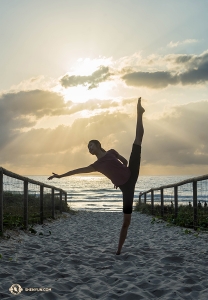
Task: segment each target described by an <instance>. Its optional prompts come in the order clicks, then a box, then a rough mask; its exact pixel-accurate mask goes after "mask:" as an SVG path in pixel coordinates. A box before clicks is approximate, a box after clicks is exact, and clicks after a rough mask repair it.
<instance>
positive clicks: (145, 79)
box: [122, 72, 177, 89]
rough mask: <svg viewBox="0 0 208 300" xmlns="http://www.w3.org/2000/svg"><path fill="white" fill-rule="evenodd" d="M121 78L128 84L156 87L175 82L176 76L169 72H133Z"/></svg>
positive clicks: (163, 86)
mask: <svg viewBox="0 0 208 300" xmlns="http://www.w3.org/2000/svg"><path fill="white" fill-rule="evenodd" d="M122 79H123V80H124V81H125V82H126V84H127V85H130V86H146V87H149V88H156V89H157V88H165V87H166V86H168V85H169V84H176V83H177V77H176V76H174V75H172V74H171V73H170V72H152V73H151V72H134V73H130V74H126V75H124V76H123V77H122Z"/></svg>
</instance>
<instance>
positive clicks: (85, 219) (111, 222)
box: [0, 211, 208, 300]
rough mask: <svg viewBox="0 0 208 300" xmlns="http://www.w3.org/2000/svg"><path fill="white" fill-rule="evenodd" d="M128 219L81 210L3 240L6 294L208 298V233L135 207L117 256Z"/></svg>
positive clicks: (0, 285) (1, 274)
mask: <svg viewBox="0 0 208 300" xmlns="http://www.w3.org/2000/svg"><path fill="white" fill-rule="evenodd" d="M122 218H123V216H122V213H119V212H96V213H92V212H86V211H80V212H78V213H77V214H74V215H71V214H70V215H66V217H65V218H61V219H60V220H58V221H55V222H52V223H47V224H45V225H37V226H36V227H35V228H36V230H37V233H36V234H28V233H23V232H22V233H20V234H17V235H16V236H14V235H13V236H12V237H11V238H10V239H9V240H5V241H4V240H3V241H1V242H0V253H1V255H2V258H1V259H0V265H1V268H0V299H10V298H14V299H30V300H31V299H38V300H41V299H50V300H53V299H67V300H68V299H77V300H81V299H83V300H87V299H102V300H107V299H108V300H111V299H122V300H124V299H125V300H134V299H135V300H138V299H145V300H146V299H170V300H175V299H187V300H191V299H193V300H197V299H200V300H203V299H204V300H205V299H206V300H207V299H208V247H207V246H208V234H205V233H204V234H203V233H200V234H199V235H198V236H196V233H195V232H192V233H190V234H185V231H184V229H182V228H180V227H174V226H171V227H170V226H167V224H166V223H165V222H154V223H151V221H152V217H151V216H146V215H142V214H140V213H138V212H133V214H132V223H131V225H130V227H129V232H128V237H127V239H126V242H125V244H124V246H123V249H122V253H121V255H119V256H118V255H115V253H116V250H117V243H118V236H119V232H120V227H121V224H122ZM49 231H50V232H49ZM39 233H42V235H39ZM50 233H51V234H50ZM12 284H19V285H20V286H21V288H22V289H23V290H22V292H21V293H20V294H19V295H16V296H14V295H12V293H11V292H10V291H9V288H10V287H11V285H12ZM32 288H33V289H34V288H36V289H39V290H36V291H31V290H30V291H27V290H26V289H32ZM40 288H45V291H40ZM50 289H51V291H50ZM16 291H18V290H16Z"/></svg>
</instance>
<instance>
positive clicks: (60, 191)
mask: <svg viewBox="0 0 208 300" xmlns="http://www.w3.org/2000/svg"><path fill="white" fill-rule="evenodd" d="M59 209H60V213H61V214H62V190H60V208H59Z"/></svg>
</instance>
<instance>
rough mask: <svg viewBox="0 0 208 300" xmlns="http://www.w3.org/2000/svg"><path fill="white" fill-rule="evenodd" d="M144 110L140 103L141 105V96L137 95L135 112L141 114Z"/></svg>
mask: <svg viewBox="0 0 208 300" xmlns="http://www.w3.org/2000/svg"><path fill="white" fill-rule="evenodd" d="M144 112H145V109H144V108H143V107H142V105H141V97H139V99H138V103H137V113H138V114H143V113H144Z"/></svg>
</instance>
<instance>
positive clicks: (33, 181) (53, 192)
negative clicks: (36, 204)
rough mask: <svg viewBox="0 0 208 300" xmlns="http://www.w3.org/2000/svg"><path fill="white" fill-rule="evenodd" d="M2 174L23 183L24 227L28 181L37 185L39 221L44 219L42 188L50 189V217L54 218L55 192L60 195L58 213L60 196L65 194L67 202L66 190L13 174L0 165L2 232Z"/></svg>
mask: <svg viewBox="0 0 208 300" xmlns="http://www.w3.org/2000/svg"><path fill="white" fill-rule="evenodd" d="M4 175H6V176H8V177H11V178H15V179H18V180H21V181H22V182H23V183H24V188H23V207H24V216H23V222H24V227H25V228H27V227H28V183H31V184H34V185H37V186H39V195H40V196H39V201H40V222H41V223H43V219H44V214H43V201H44V197H43V195H44V188H49V189H50V190H51V204H52V206H51V207H52V209H51V217H52V218H55V201H54V198H55V192H56V194H57V192H58V195H59V197H60V204H59V210H60V213H62V197H63V196H65V203H67V192H66V191H64V190H62V189H60V188H57V187H54V186H52V185H48V184H45V183H42V182H39V181H36V180H33V179H30V178H27V177H24V176H21V175H18V174H15V173H13V172H10V171H8V170H6V169H4V168H2V167H0V232H3V215H4V212H3V201H4V184H3V178H4Z"/></svg>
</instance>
